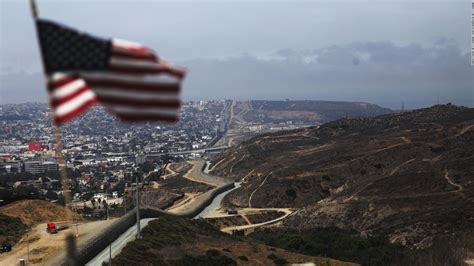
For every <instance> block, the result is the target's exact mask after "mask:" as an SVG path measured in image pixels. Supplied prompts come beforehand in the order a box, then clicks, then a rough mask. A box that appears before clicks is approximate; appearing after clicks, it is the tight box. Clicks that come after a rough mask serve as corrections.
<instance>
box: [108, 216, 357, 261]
mask: <svg viewBox="0 0 474 266" xmlns="http://www.w3.org/2000/svg"><path fill="white" fill-rule="evenodd" d="M142 233H143V238H142V239H140V240H135V241H133V242H131V243H129V244H127V246H126V247H125V248H124V249H123V250H122V252H121V253H120V254H119V255H118V256H117V257H115V258H114V259H113V261H112V262H113V264H116V265H127V264H128V265H136V264H137V262H140V264H141V265H284V264H288V263H304V262H313V263H315V264H316V265H326V266H346V265H347V266H351V265H357V264H354V263H347V262H341V261H337V260H333V259H328V258H321V257H312V256H305V255H301V254H297V253H293V252H289V251H286V250H283V249H280V248H273V247H269V246H266V245H262V244H258V243H256V242H250V241H243V240H241V239H239V238H237V237H233V236H230V235H228V234H225V233H222V232H220V231H218V230H217V229H215V228H214V227H213V226H211V225H210V224H208V223H207V222H206V221H204V220H187V219H183V218H178V217H174V216H162V217H160V218H159V219H157V220H154V221H151V222H150V223H149V225H148V226H147V227H146V228H144V229H143V231H142Z"/></svg>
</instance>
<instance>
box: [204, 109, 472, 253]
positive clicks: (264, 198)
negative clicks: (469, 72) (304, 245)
mask: <svg viewBox="0 0 474 266" xmlns="http://www.w3.org/2000/svg"><path fill="white" fill-rule="evenodd" d="M473 154H474V109H473V108H465V107H457V106H454V105H449V104H448V105H437V106H433V107H431V108H426V109H420V110H415V111H412V112H404V113H397V114H389V115H384V116H379V117H375V118H344V119H340V120H337V121H334V122H330V123H327V124H324V125H322V126H320V127H310V128H305V129H298V130H293V131H285V132H279V133H275V134H265V135H261V136H258V137H256V138H254V139H252V140H249V141H247V142H244V143H242V144H241V145H237V146H235V147H233V148H231V149H229V150H227V151H226V152H225V153H224V154H223V155H222V156H220V157H218V158H215V159H214V160H213V163H212V165H211V169H212V173H214V174H216V175H221V176H230V177H234V178H235V179H236V180H237V179H241V178H243V177H245V178H244V180H243V181H244V182H243V183H242V186H241V187H240V188H239V189H237V190H234V191H232V192H231V193H229V194H228V195H227V196H226V197H225V199H224V202H225V203H226V204H227V205H233V206H237V207H248V206H250V207H254V208H255V207H257V208H259V207H262V208H263V207H285V208H298V209H299V210H298V211H297V212H296V213H295V214H294V215H291V216H290V217H288V219H286V220H284V221H283V222H282V225H283V226H284V227H286V228H295V229H309V228H317V227H326V226H338V227H341V228H347V229H355V230H357V231H359V232H362V233H364V234H383V235H386V236H388V237H389V239H390V240H391V241H392V242H396V243H400V244H406V245H409V246H411V247H417V248H425V247H429V246H431V244H432V243H433V242H436V241H434V240H433V239H434V238H436V237H445V236H446V237H451V238H452V239H453V241H458V240H459V241H461V240H462V238H460V237H457V236H458V235H461V236H465V235H466V234H467V233H468V232H470V231H472V230H474V182H473V180H474V179H473V178H474V155H473ZM452 236H454V237H452ZM459 241H458V242H459ZM439 243H444V244H447V243H449V241H439ZM449 246H451V247H453V246H455V244H449ZM439 250H441V249H439ZM459 250H462V249H459ZM446 252H451V251H449V250H448V251H446ZM451 253H453V252H451ZM458 257H459V256H458Z"/></svg>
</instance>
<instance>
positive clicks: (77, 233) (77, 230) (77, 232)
mask: <svg viewBox="0 0 474 266" xmlns="http://www.w3.org/2000/svg"><path fill="white" fill-rule="evenodd" d="M76 237H79V227H78V223H77V222H76Z"/></svg>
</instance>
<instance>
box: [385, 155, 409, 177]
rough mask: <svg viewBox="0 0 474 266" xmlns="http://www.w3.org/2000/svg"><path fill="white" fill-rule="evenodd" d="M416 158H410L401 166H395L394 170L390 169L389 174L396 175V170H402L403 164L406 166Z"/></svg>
mask: <svg viewBox="0 0 474 266" xmlns="http://www.w3.org/2000/svg"><path fill="white" fill-rule="evenodd" d="M414 160H415V159H411V160H408V161H406V162H404V163H402V164H400V165H399V166H397V167H395V168H393V170H392V171H390V174H388V176H392V175H394V174H395V173H396V172H398V170H400V168H401V167H403V166H405V165H407V164H409V163H411V162H413V161H414Z"/></svg>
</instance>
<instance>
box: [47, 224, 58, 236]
mask: <svg viewBox="0 0 474 266" xmlns="http://www.w3.org/2000/svg"><path fill="white" fill-rule="evenodd" d="M46 232H48V233H50V234H57V233H58V229H56V224H55V223H48V224H47V225H46Z"/></svg>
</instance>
